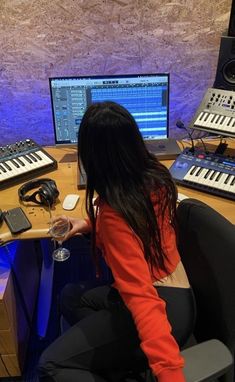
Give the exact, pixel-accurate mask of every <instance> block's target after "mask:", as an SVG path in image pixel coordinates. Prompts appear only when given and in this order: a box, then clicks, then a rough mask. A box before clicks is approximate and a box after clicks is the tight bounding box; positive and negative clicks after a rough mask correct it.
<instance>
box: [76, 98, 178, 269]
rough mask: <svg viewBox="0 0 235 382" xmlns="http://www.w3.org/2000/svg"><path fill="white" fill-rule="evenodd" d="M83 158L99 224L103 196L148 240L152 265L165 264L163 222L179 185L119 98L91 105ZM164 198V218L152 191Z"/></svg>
mask: <svg viewBox="0 0 235 382" xmlns="http://www.w3.org/2000/svg"><path fill="white" fill-rule="evenodd" d="M78 159H79V162H80V161H81V163H82V165H83V167H84V170H85V172H86V176H87V188H86V210H87V214H88V216H89V218H90V220H91V223H92V226H93V247H95V223H96V216H95V213H94V208H93V203H92V199H93V197H94V195H95V193H97V194H98V195H99V197H100V198H101V199H102V200H104V201H105V202H106V203H108V204H109V205H110V206H111V207H112V208H113V209H114V210H115V211H117V212H118V213H119V214H120V215H121V216H122V217H123V218H124V219H125V221H126V222H127V224H128V225H129V226H130V227H131V228H132V230H133V231H134V232H135V234H136V235H137V236H138V237H139V239H140V240H141V242H142V244H143V248H144V254H145V258H146V260H147V261H148V262H149V264H150V265H151V267H153V266H160V267H161V268H165V266H164V256H165V254H164V251H163V248H162V243H161V235H160V230H161V227H160V226H159V224H160V223H159V221H163V220H164V216H165V213H166V211H167V213H168V214H169V219H170V220H171V222H172V225H173V226H174V224H175V215H176V213H175V212H176V188H175V184H174V182H173V180H172V178H171V176H170V173H169V171H168V170H167V169H166V167H165V166H163V165H162V164H161V163H160V162H159V161H158V160H157V159H156V158H155V157H154V156H153V155H152V154H150V153H149V152H148V150H147V149H146V146H145V144H144V141H143V138H142V136H141V134H140V131H139V129H138V126H137V124H136V122H135V119H134V118H133V117H132V115H131V114H130V113H129V112H128V111H127V110H126V109H125V108H124V107H122V106H120V105H119V104H117V103H114V102H110V101H107V102H100V103H95V104H92V105H91V106H90V107H89V108H88V109H87V110H86V112H85V114H84V116H83V118H82V121H81V124H80V128H79V133H78ZM152 193H154V195H156V196H157V197H158V198H160V199H159V216H160V218H159V219H156V215H155V212H154V208H153V203H152V199H151V195H152Z"/></svg>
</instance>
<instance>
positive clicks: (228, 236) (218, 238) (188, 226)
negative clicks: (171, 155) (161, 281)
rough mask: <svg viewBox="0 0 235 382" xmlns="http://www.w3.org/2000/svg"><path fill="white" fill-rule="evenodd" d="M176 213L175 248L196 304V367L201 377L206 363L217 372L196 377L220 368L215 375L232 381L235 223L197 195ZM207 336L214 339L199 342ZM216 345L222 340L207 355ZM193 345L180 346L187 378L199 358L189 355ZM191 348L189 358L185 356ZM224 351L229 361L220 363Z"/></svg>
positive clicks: (234, 345) (179, 207) (234, 339)
mask: <svg viewBox="0 0 235 382" xmlns="http://www.w3.org/2000/svg"><path fill="white" fill-rule="evenodd" d="M177 215H178V224H179V251H180V254H181V259H182V262H183V264H184V267H185V270H186V273H187V275H188V278H189V281H190V284H191V286H192V288H193V291H194V294H195V298H196V304H197V319H196V325H195V330H194V336H195V339H196V341H197V343H199V345H198V349H200V346H202V353H200V350H199V356H200V357H201V358H202V360H203V357H205V359H204V365H203V366H202V367H201V366H200V362H201V361H200V362H199V364H198V366H197V368H198V371H199V369H201V370H200V371H201V374H202V376H201V378H203V368H204V367H205V366H206V367H208V369H209V368H210V367H212V369H213V368H214V367H218V370H217V372H215V370H214V371H213V373H214V376H213V375H211V376H209V375H208V377H207V378H206V379H200V381H214V379H215V378H217V377H219V376H220V375H223V374H224V375H223V377H221V379H219V381H223V382H234V366H232V367H231V366H230V367H229V363H232V362H233V359H234V350H235V226H234V225H233V224H232V223H230V222H229V221H228V220H226V219H225V218H224V217H223V216H222V215H220V214H219V213H218V212H216V211H215V210H213V209H212V208H210V207H209V206H208V205H206V204H204V203H202V202H200V201H198V200H195V199H185V200H183V201H182V202H181V203H180V204H179V206H178V209H177ZM211 339H214V340H212V342H211V341H209V342H206V343H204V344H203V342H204V341H208V340H211ZM215 342H216V343H215ZM223 344H225V345H226V347H224V346H223ZM214 345H215V346H219V347H220V346H221V345H222V348H221V351H219V349H218V350H216V351H217V352H218V354H217V355H216V354H214V355H213V354H211V355H209V352H211V351H212V353H213V346H214ZM204 346H205V348H204V349H203V347H204ZM226 348H227V349H229V351H230V353H231V356H232V358H231V356H229V353H228V352H227V349H226ZM195 349H196V348H194V347H192V348H189V349H186V350H184V351H183V352H182V354H183V355H185V356H186V357H185V358H186V368H185V374H186V375H187V378H188V379H187V381H193V379H191V376H190V373H191V375H192V373H194V371H193V370H192V369H190V368H191V367H192V368H194V366H193V363H194V362H195V361H197V356H196V357H195V356H194V355H193V351H194V350H195ZM196 350H197V349H196ZM214 350H215V349H214ZM190 351H192V354H191V355H190V359H191V361H190V360H188V359H187V356H188V354H189V353H188V352H190ZM226 353H227V355H228V365H227V367H226V368H225V369H223V362H224V359H223V357H224V356H225V357H227V356H226ZM191 356H192V358H191ZM214 356H215V359H214V360H213V362H212V357H214ZM229 358H230V361H231V362H230V361H229ZM226 362H227V361H226ZM226 362H225V363H226ZM190 363H191V366H190ZM219 369H221V371H219ZM196 371H197V370H195V372H196ZM208 373H210V371H209V370H207V374H208ZM213 373H212V374H213ZM195 381H199V379H195Z"/></svg>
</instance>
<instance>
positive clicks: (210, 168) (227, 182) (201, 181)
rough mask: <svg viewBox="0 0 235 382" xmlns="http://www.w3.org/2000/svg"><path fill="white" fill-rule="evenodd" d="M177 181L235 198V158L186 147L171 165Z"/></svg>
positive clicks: (173, 175)
mask: <svg viewBox="0 0 235 382" xmlns="http://www.w3.org/2000/svg"><path fill="white" fill-rule="evenodd" d="M170 173H171V175H172V177H173V178H174V179H175V181H176V183H178V184H180V185H183V186H186V187H190V188H195V189H198V190H200V191H204V192H208V193H210V194H214V195H218V196H222V197H224V198H228V199H232V200H235V159H234V158H230V157H224V156H220V155H215V154H212V153H211V154H206V153H205V152H203V151H199V150H196V151H195V152H194V153H192V152H191V151H190V149H185V150H184V151H183V152H182V153H181V154H180V155H179V156H178V158H177V159H176V160H175V162H174V163H173V165H172V166H171V167H170Z"/></svg>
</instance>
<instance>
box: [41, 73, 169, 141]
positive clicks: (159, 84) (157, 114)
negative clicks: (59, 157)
mask: <svg viewBox="0 0 235 382" xmlns="http://www.w3.org/2000/svg"><path fill="white" fill-rule="evenodd" d="M49 84H50V93H51V103H52V112H53V122H54V133H55V144H57V145H59V144H61V145H62V144H63V145H65V144H66V145H68V144H76V143H77V136H78V130H79V126H80V123H81V119H82V117H83V114H84V112H85V110H86V109H87V107H88V106H89V105H91V104H92V103H94V102H98V101H114V102H117V103H119V104H121V105H122V106H124V107H125V108H126V109H127V110H128V111H129V112H130V113H131V114H132V116H133V117H134V118H135V120H136V122H137V124H138V127H139V129H140V132H141V134H142V136H143V138H144V140H146V141H149V140H158V139H164V138H168V135H169V73H157V74H128V75H112V76H111V75H108V76H85V77H54V78H50V79H49Z"/></svg>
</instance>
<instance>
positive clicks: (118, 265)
mask: <svg viewBox="0 0 235 382" xmlns="http://www.w3.org/2000/svg"><path fill="white" fill-rule="evenodd" d="M98 220H99V222H98V235H99V241H100V244H101V246H102V250H103V252H104V256H105V258H106V260H107V263H108V265H109V267H110V268H111V270H112V273H113V277H114V280H115V284H114V286H115V287H116V288H117V290H118V291H119V293H120V295H121V296H122V299H123V301H124V302H125V304H126V306H127V307H128V309H129V310H130V312H131V314H132V316H133V318H134V321H135V324H136V327H137V330H138V333H139V337H140V340H141V348H142V350H143V351H144V353H145V354H146V356H147V358H148V360H149V364H150V367H151V368H152V370H153V373H154V375H156V376H157V377H158V382H169V381H172V382H185V378H184V376H183V372H182V367H183V364H184V362H183V358H182V357H181V355H180V352H179V347H178V345H177V343H176V341H175V339H174V337H173V336H172V335H171V327H170V324H169V322H168V320H167V316H166V311H165V302H164V301H163V300H162V299H161V298H160V297H159V296H158V295H157V292H156V289H155V288H154V287H153V285H152V280H151V275H150V272H149V268H148V264H147V262H146V260H145V258H144V253H143V250H142V248H141V245H140V243H139V241H138V239H137V238H136V236H135V234H134V233H133V231H132V230H131V229H130V227H129V226H128V225H127V224H126V223H125V221H124V219H122V218H121V217H120V215H119V214H117V213H115V212H114V211H113V210H112V209H110V208H104V209H101V210H100V214H99V218H98Z"/></svg>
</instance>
